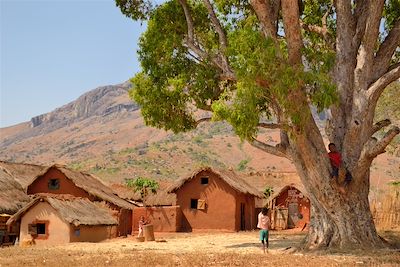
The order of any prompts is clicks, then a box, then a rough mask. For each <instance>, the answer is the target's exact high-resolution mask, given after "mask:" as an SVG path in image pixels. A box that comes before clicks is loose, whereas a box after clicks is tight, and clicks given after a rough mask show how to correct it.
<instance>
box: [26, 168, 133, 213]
mask: <svg viewBox="0 0 400 267" xmlns="http://www.w3.org/2000/svg"><path fill="white" fill-rule="evenodd" d="M51 168H55V169H57V170H59V171H61V172H62V173H63V174H64V175H65V176H66V177H67V178H68V179H70V180H71V181H72V182H73V183H74V184H75V185H76V186H77V187H79V188H81V189H83V190H85V191H86V192H88V193H89V194H90V195H92V196H95V197H96V198H98V199H100V200H104V201H107V202H109V203H112V204H114V205H116V206H118V207H121V208H125V209H133V205H132V204H130V203H129V202H128V201H126V200H124V199H122V198H120V197H119V196H118V195H117V193H115V192H114V191H113V190H112V189H111V188H110V187H108V186H107V185H105V184H103V182H101V181H100V179H98V178H97V177H95V176H94V175H92V174H89V173H85V172H80V171H74V170H71V169H68V168H67V167H65V166H63V165H58V164H55V165H52V166H50V167H46V168H45V169H44V170H43V171H42V173H39V174H38V175H37V176H36V177H35V178H34V179H33V181H32V182H31V183H30V184H29V185H28V187H29V186H30V185H31V184H32V183H33V182H34V181H35V180H36V179H38V178H39V177H41V176H43V175H44V174H45V173H47V171H49V170H50V169H51Z"/></svg>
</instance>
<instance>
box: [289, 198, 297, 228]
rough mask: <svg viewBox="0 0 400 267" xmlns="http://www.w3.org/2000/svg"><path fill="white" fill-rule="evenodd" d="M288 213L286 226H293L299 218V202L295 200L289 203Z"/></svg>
mask: <svg viewBox="0 0 400 267" xmlns="http://www.w3.org/2000/svg"><path fill="white" fill-rule="evenodd" d="M288 213H289V216H288V228H295V227H296V223H297V221H298V220H299V204H298V203H297V202H292V203H289V206H288Z"/></svg>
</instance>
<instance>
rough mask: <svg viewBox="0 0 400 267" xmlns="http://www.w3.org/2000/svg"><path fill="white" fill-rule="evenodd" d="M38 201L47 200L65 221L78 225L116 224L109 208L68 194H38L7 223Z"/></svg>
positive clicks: (13, 220) (17, 217)
mask: <svg viewBox="0 0 400 267" xmlns="http://www.w3.org/2000/svg"><path fill="white" fill-rule="evenodd" d="M40 202H47V203H48V204H49V205H50V206H51V207H53V208H54V209H55V210H56V211H57V212H58V215H59V216H60V218H61V219H63V220H64V221H65V222H67V223H70V224H73V225H74V226H79V225H117V224H118V223H117V221H116V219H114V218H113V217H112V215H111V213H110V210H107V209H106V208H102V207H100V206H99V205H97V204H96V203H94V202H91V201H89V200H88V199H86V198H76V197H73V196H70V195H51V194H47V195H39V196H38V197H37V198H35V199H34V200H32V201H31V202H30V203H29V204H27V205H26V206H25V207H24V208H22V209H21V210H19V211H18V212H17V213H16V214H14V215H13V216H12V217H11V218H10V219H9V220H8V221H7V225H11V224H13V223H14V222H16V221H18V220H19V219H20V218H21V216H23V215H24V214H25V213H26V212H28V211H29V209H30V208H32V207H34V206H35V205H37V204H38V203H40Z"/></svg>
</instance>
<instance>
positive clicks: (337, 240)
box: [305, 173, 384, 249]
mask: <svg viewBox="0 0 400 267" xmlns="http://www.w3.org/2000/svg"><path fill="white" fill-rule="evenodd" d="M316 175H318V173H317V174H316ZM306 179H312V177H307V178H306ZM327 179H330V178H329V177H327ZM348 190H351V189H350V188H349V189H348ZM329 194H331V195H329V196H326V197H322V198H318V200H317V199H316V198H315V197H314V196H312V195H311V205H312V210H311V223H310V228H309V233H308V236H307V238H306V240H305V248H306V249H320V248H339V249H347V248H352V249H354V248H377V247H382V246H383V245H384V244H383V242H382V240H381V239H380V237H379V236H378V234H377V232H376V229H375V225H374V222H373V218H372V214H371V211H370V206H369V202H368V194H360V195H358V194H352V193H351V192H346V193H344V194H343V193H339V192H338V191H337V190H332V192H330V193H329Z"/></svg>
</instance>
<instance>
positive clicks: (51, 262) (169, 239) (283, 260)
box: [0, 231, 400, 267]
mask: <svg viewBox="0 0 400 267" xmlns="http://www.w3.org/2000/svg"><path fill="white" fill-rule="evenodd" d="M391 236H392V238H393V236H394V238H397V239H398V240H400V235H399V234H398V233H395V234H394V235H393V233H391ZM303 237H304V234H296V233H290V232H285V233H282V232H273V233H272V234H271V237H270V251H269V253H268V254H263V253H262V251H261V249H260V246H259V243H258V232H257V231H254V232H240V233H169V234H168V233H157V234H156V239H157V241H162V242H143V243H141V242H137V241H136V240H135V238H132V237H130V238H120V239H114V240H110V241H107V242H103V243H71V244H67V245H62V246H61V245H60V246H52V247H29V248H19V247H10V248H2V249H0V266H1V267H3V266H90V267H95V266H125V267H128V266H308V267H312V266H400V252H399V250H397V251H396V250H381V251H375V252H368V253H366V252H365V251H352V252H351V254H348V255H344V254H333V255H322V254H319V255H318V254H303V253H300V252H294V253H293V252H292V249H290V247H291V248H293V247H295V246H297V245H298V244H299V243H300V242H301V240H302V239H303Z"/></svg>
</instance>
